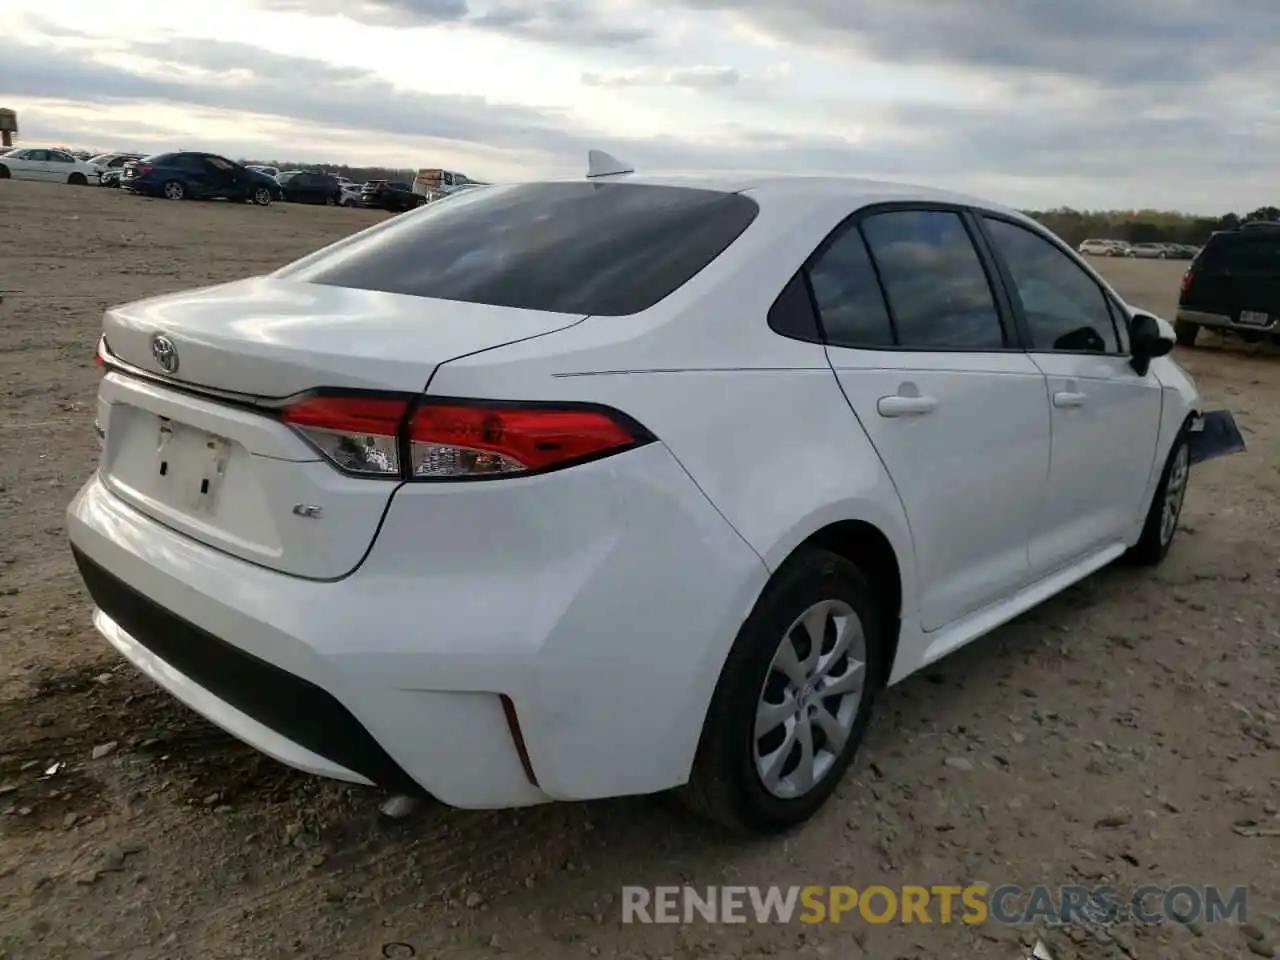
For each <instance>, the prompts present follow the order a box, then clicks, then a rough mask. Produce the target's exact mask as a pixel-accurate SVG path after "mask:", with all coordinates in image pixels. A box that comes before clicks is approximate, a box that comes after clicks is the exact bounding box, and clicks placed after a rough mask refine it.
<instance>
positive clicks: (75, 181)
mask: <svg viewBox="0 0 1280 960" xmlns="http://www.w3.org/2000/svg"><path fill="white" fill-rule="evenodd" d="M67 183H69V184H71V186H73V187H87V186H88V185H89V178H88V177H86V176H85V175H84V174H83V173H73V174H72V175H71V176H69V177H67Z"/></svg>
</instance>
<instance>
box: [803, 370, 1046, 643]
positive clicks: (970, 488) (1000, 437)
mask: <svg viewBox="0 0 1280 960" xmlns="http://www.w3.org/2000/svg"><path fill="white" fill-rule="evenodd" d="M828 356H829V357H830V359H831V365H832V368H833V369H834V370H835V371H836V376H837V378H838V379H839V380H840V386H841V387H842V388H843V390H844V393H845V397H846V398H847V399H848V401H849V405H850V406H851V407H852V408H853V410H854V412H855V413H856V414H857V416H858V419H859V421H860V422H861V424H862V427H863V429H864V430H865V431H866V433H867V436H868V437H869V438H870V439H871V443H872V445H873V446H874V447H875V449H876V452H877V453H878V454H879V455H880V458H881V460H882V461H883V462H884V465H885V468H886V469H887V470H888V472H889V475H890V477H892V479H893V482H894V485H895V486H896V487H897V490H898V495H899V496H900V497H901V498H902V503H903V507H904V509H905V511H906V514H907V522H908V523H909V525H910V527H911V537H912V541H913V543H914V546H915V554H916V573H917V577H918V582H919V608H920V616H921V625H922V627H923V629H925V630H936V629H938V628H940V627H942V626H945V625H946V624H947V623H950V622H951V621H953V620H956V619H959V618H960V617H963V616H965V615H966V614H969V613H972V612H973V611H975V610H977V609H979V608H980V607H982V606H985V605H986V604H988V603H990V602H992V601H994V600H996V599H999V598H1000V597H1002V596H1005V595H1007V594H1008V593H1009V592H1011V590H1012V589H1016V588H1017V587H1018V586H1020V585H1021V584H1022V583H1023V582H1025V580H1026V575H1027V570H1028V557H1027V541H1028V539H1029V537H1030V534H1031V530H1032V524H1033V523H1034V522H1035V520H1036V515H1037V512H1038V510H1039V506H1040V494H1041V490H1042V488H1043V486H1044V482H1045V477H1046V475H1047V474H1048V470H1049V409H1048V404H1047V403H1046V402H1045V387H1044V376H1043V375H1042V374H1041V373H1040V371H1039V370H1038V369H1037V368H1036V366H1035V364H1033V363H1032V362H1031V361H1030V360H1029V359H1028V358H1027V356H1026V355H1025V354H1015V353H990V354H965V355H957V356H955V357H948V356H947V355H945V354H941V355H940V354H927V353H907V352H903V353H893V354H889V353H884V352H879V351H863V350H848V349H842V348H838V347H831V348H828Z"/></svg>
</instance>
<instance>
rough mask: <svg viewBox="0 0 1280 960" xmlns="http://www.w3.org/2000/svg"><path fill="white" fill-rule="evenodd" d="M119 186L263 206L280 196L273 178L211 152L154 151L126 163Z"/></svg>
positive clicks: (161, 194) (167, 196)
mask: <svg viewBox="0 0 1280 960" xmlns="http://www.w3.org/2000/svg"><path fill="white" fill-rule="evenodd" d="M120 189H121V190H128V191H130V192H132V193H141V194H145V195H146V196H149V197H164V198H165V199H167V200H240V201H245V200H251V201H253V202H254V203H256V204H258V205H259V206H264V207H265V206H266V205H267V204H269V203H270V202H271V201H272V200H279V199H281V197H282V193H281V191H280V184H278V183H276V181H275V179H274V178H273V177H270V176H268V175H267V174H265V173H260V172H258V171H257V170H250V169H249V168H248V167H245V166H242V165H241V164H238V163H235V162H233V161H231V160H228V159H227V158H226V157H220V156H218V155H217V154H215V153H192V152H187V151H182V152H179V153H158V154H156V155H155V156H153V157H145V158H143V159H142V160H137V161H134V162H132V163H126V164H125V166H124V170H123V172H122V173H121V174H120Z"/></svg>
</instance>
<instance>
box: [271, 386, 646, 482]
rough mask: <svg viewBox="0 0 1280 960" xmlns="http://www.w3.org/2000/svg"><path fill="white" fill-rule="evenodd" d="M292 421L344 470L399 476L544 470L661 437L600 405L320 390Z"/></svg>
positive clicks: (292, 413)
mask: <svg viewBox="0 0 1280 960" xmlns="http://www.w3.org/2000/svg"><path fill="white" fill-rule="evenodd" d="M283 418H284V421H285V422H286V423H288V424H290V425H291V426H293V427H294V428H295V429H297V430H298V431H299V432H300V433H302V434H303V436H305V437H306V438H307V439H308V440H310V441H311V443H312V444H313V445H314V446H315V447H316V448H317V449H318V450H319V451H320V452H321V453H323V454H324V456H325V457H326V458H328V459H329V460H330V461H331V462H332V463H333V464H334V465H335V466H336V467H338V468H339V469H340V470H342V471H344V472H346V473H351V474H356V475H359V476H366V477H381V478H385V479H392V480H398V479H404V480H468V479H481V478H496V477H501V476H518V475H525V474H530V473H541V472H544V471H547V470H555V469H559V468H561V467H566V466H570V465H571V464H575V463H582V462H584V461H587V460H594V459H596V458H598V457H602V456H607V455H608V454H611V453H618V452H620V451H622V450H627V449H630V448H632V447H635V446H639V445H641V444H643V443H648V442H649V441H650V440H652V439H653V438H652V436H650V434H649V433H648V432H647V431H646V430H645V429H644V428H643V427H641V426H639V425H638V424H636V423H633V422H632V421H631V420H630V419H628V418H627V417H625V416H623V415H622V414H620V413H618V412H617V411H614V410H609V409H607V408H604V407H598V406H594V405H567V406H562V405H551V404H521V403H512V402H508V401H470V400H453V399H450V400H437V399H432V398H401V397H381V396H369V395H342V394H317V395H314V396H310V397H307V398H305V399H303V400H300V401H298V402H296V403H293V404H290V405H289V406H287V407H286V408H285V409H284V411H283Z"/></svg>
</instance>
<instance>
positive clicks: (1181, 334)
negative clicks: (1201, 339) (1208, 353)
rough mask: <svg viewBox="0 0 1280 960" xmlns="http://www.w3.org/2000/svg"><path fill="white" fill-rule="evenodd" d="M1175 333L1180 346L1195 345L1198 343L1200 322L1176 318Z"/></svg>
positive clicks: (1174, 323)
mask: <svg viewBox="0 0 1280 960" xmlns="http://www.w3.org/2000/svg"><path fill="white" fill-rule="evenodd" d="M1173 334H1174V337H1176V338H1177V341H1178V346H1180V347H1194V346H1195V345H1196V337H1197V336H1199V334H1200V324H1198V323H1187V322H1186V321H1185V320H1175V321H1174V322H1173Z"/></svg>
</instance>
